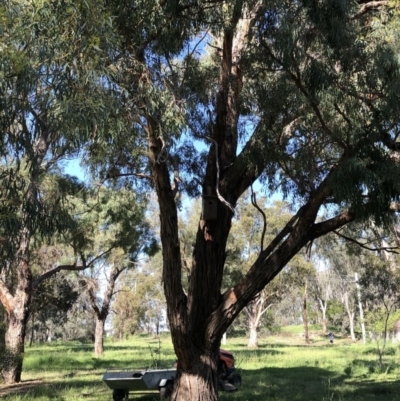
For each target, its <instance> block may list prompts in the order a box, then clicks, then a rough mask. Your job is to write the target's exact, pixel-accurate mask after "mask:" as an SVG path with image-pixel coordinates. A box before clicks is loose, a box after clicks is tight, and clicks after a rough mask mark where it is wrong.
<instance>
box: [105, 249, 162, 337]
mask: <svg viewBox="0 0 400 401" xmlns="http://www.w3.org/2000/svg"><path fill="white" fill-rule="evenodd" d="M155 258H156V259H159V255H155V256H154V257H153V258H152V259H151V261H150V262H149V263H148V264H145V265H144V266H142V267H141V268H140V269H139V271H138V270H136V271H129V272H125V274H124V279H123V280H122V283H121V284H120V285H119V287H120V288H119V290H118V293H117V295H116V298H115V302H114V303H113V307H112V310H113V312H114V313H113V319H112V322H113V330H114V336H116V337H117V338H122V337H128V336H129V335H133V334H135V333H136V332H138V331H144V332H148V333H151V332H153V333H154V334H155V335H158V334H159V331H160V326H161V325H164V320H165V319H164V316H165V310H166V305H165V297H164V295H163V291H162V286H161V274H160V270H159V269H157V268H154V265H153V263H152V261H154V259H155ZM156 265H157V263H155V266H156Z"/></svg>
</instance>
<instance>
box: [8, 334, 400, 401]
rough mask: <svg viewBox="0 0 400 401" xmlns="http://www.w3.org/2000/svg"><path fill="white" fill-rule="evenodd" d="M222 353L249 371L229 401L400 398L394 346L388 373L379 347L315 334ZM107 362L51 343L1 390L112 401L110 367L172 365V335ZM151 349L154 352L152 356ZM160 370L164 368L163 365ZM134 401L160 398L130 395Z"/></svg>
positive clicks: (126, 349)
mask: <svg viewBox="0 0 400 401" xmlns="http://www.w3.org/2000/svg"><path fill="white" fill-rule="evenodd" d="M223 348H226V349H229V350H231V351H233V352H234V355H235V357H236V360H237V366H238V369H239V371H240V372H241V374H242V379H243V383H242V387H241V388H240V390H239V391H237V392H235V393H229V394H228V393H220V399H221V400H222V401H228V400H231V401H266V400H268V401H314V400H315V401H370V400H371V401H372V400H374V401H395V400H399V399H400V380H399V379H400V350H399V348H398V347H397V346H393V347H389V350H388V355H387V356H386V357H385V368H384V370H383V371H380V369H379V364H378V362H377V356H376V350H375V348H374V345H373V344H370V345H367V346H364V345H362V344H352V343H350V342H349V341H348V340H347V339H340V338H338V339H336V340H335V344H333V345H329V344H328V341H327V339H326V338H324V337H319V336H314V339H313V340H312V343H311V345H305V344H303V339H302V338H301V337H300V336H299V335H298V334H297V333H296V331H294V332H293V333H292V334H290V335H289V334H286V335H283V336H282V335H280V336H274V337H266V338H263V339H261V341H260V347H259V348H258V349H256V350H253V349H248V348H247V347H246V339H245V338H234V339H228V343H227V344H226V345H224V346H223ZM105 349H106V352H105V355H104V357H102V358H95V357H94V356H93V347H92V345H91V344H80V343H52V344H44V345H41V346H34V347H32V348H27V350H26V355H25V361H24V372H23V376H22V379H23V382H22V383H21V384H20V385H18V386H15V387H12V388H9V387H6V386H2V387H1V386H0V398H1V399H2V400H5V401H22V400H24V401H49V400H59V401H73V400H74V401H75V400H87V401H106V400H107V401H110V400H111V399H112V397H111V390H109V389H108V387H107V386H106V385H105V384H104V383H103V382H102V380H101V378H102V375H103V373H104V372H105V371H106V370H107V369H121V370H127V369H137V368H143V367H149V366H152V365H154V359H153V358H152V356H151V353H153V357H154V358H155V359H160V360H161V366H165V367H167V366H171V365H172V363H173V361H174V360H175V355H174V353H173V350H172V346H171V342H170V340H169V338H168V337H163V338H162V339H161V352H160V353H157V352H155V351H157V350H158V340H157V339H154V338H151V337H147V336H138V337H135V338H134V339H131V340H126V341H121V342H118V341H115V342H111V341H109V342H107V343H106V345H105ZM150 350H151V351H150ZM159 366H160V364H159ZM129 399H130V400H143V401H144V400H158V399H159V397H158V395H157V394H153V395H150V396H143V395H138V394H135V393H130V396H129Z"/></svg>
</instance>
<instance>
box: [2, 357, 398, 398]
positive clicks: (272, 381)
mask: <svg viewBox="0 0 400 401" xmlns="http://www.w3.org/2000/svg"><path fill="white" fill-rule="evenodd" d="M356 363H359V362H358V361H356ZM240 373H241V375H242V386H241V387H240V389H239V391H236V392H234V393H224V392H222V393H220V400H221V401H228V400H229V401H266V400H268V401H328V400H329V401H339V400H340V401H372V400H373V401H395V400H399V394H400V382H397V381H394V382H389V381H380V382H377V381H374V380H371V379H370V378H368V377H365V378H360V377H352V376H351V375H346V374H338V373H337V372H333V371H331V370H329V369H322V368H319V367H315V366H314V367H312V366H301V367H293V368H273V367H272V368H262V369H257V370H250V369H246V370H245V369H240ZM101 379H102V374H99V372H93V371H92V372H91V371H89V370H88V371H85V372H77V373H76V375H64V376H62V377H60V378H59V379H56V380H55V381H52V382H51V383H43V382H42V383H38V384H37V386H36V387H35V388H27V387H26V388H25V389H22V388H21V392H22V393H24V399H27V400H32V401H35V400H37V401H39V400H40V401H42V400H58V401H70V400H72V399H74V400H87V401H95V400H96V401H106V400H109V401H111V400H112V390H110V389H109V388H108V387H107V385H106V384H105V383H104V382H102V380H101ZM71 394H73V396H71ZM2 395H3V397H4V399H5V400H7V399H8V398H9V396H10V399H11V398H12V396H13V395H12V394H11V393H10V394H9V395H7V394H6V393H3V394H2ZM14 395H15V392H14ZM71 397H73V398H71ZM129 400H137V401H152V400H159V395H158V394H157V392H154V393H151V394H146V395H143V393H135V392H130V393H129Z"/></svg>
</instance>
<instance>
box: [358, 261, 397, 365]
mask: <svg viewBox="0 0 400 401" xmlns="http://www.w3.org/2000/svg"><path fill="white" fill-rule="evenodd" d="M366 263H367V266H366V269H365V273H364V275H363V276H361V278H360V285H361V286H362V287H363V291H362V297H363V302H366V303H367V308H368V309H367V314H366V324H367V328H368V330H370V332H371V333H372V335H373V338H374V340H375V341H376V344H377V350H378V357H379V364H380V367H381V369H382V368H383V355H384V352H385V348H386V341H387V337H388V332H389V330H390V329H392V328H393V326H394V323H395V321H396V320H397V319H398V314H397V316H395V315H394V314H395V312H396V311H397V310H398V309H399V306H400V292H399V289H400V278H399V275H398V272H397V271H395V272H394V271H392V270H391V269H390V264H389V263H388V262H384V261H382V260H380V259H379V258H376V257H375V258H371V257H369V258H367V259H366Z"/></svg>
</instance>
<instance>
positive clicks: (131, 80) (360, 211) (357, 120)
mask: <svg viewBox="0 0 400 401" xmlns="http://www.w3.org/2000/svg"><path fill="white" fill-rule="evenodd" d="M106 3H107V6H108V7H110V14H111V15H113V16H114V23H115V26H116V28H117V30H118V33H119V35H120V39H121V48H120V50H119V51H117V52H115V59H114V60H113V63H112V65H113V69H114V71H116V72H121V73H120V74H118V77H119V78H118V80H117V81H116V84H118V85H119V86H120V88H121V93H122V94H123V96H124V99H125V100H124V101H125V110H127V111H128V112H129V116H130V118H131V120H132V130H131V136H123V137H122V136H117V135H109V136H106V137H101V136H97V138H96V139H97V141H96V142H95V143H94V144H93V146H92V147H91V149H90V152H91V157H92V161H93V162H98V163H102V164H103V166H104V168H103V173H104V176H105V177H118V176H123V177H125V179H127V177H129V176H130V177H136V178H137V179H142V181H141V183H143V187H146V185H147V186H148V187H152V188H154V189H155V191H156V192H157V196H158V203H159V207H160V221H161V243H162V247H163V271H164V273H163V282H164V289H165V294H166V298H167V304H168V319H169V324H170V329H171V334H172V339H173V344H174V348H175V351H176V354H177V356H178V358H179V368H178V373H177V378H176V381H175V387H174V391H173V394H172V399H173V400H181V401H182V400H185V401H187V400H191V401H192V400H204V401H210V400H211V401H212V400H216V399H217V398H218V393H217V386H218V379H217V365H216V356H217V354H218V348H219V346H220V339H221V336H222V334H223V333H224V332H225V331H226V329H227V328H228V327H229V325H230V324H231V323H232V321H233V320H234V319H235V317H236V316H237V315H238V313H239V312H240V311H241V310H242V309H243V308H244V307H245V306H246V305H248V303H249V302H251V300H253V299H254V297H255V296H256V294H258V293H260V291H261V290H262V289H263V288H264V287H265V285H266V284H267V283H269V282H270V281H271V280H272V279H273V278H274V277H275V276H276V275H277V274H278V273H279V272H280V271H281V270H282V269H283V268H284V267H285V265H286V264H287V263H288V262H289V261H290V260H291V259H292V258H293V257H294V255H296V254H297V253H298V252H299V250H300V249H302V248H303V247H304V246H306V245H307V244H309V243H311V242H312V241H314V240H316V239H317V238H318V237H321V236H323V235H324V234H326V233H329V232H331V231H333V230H339V229H340V228H341V227H342V226H344V225H346V224H348V223H350V222H352V221H354V220H355V219H359V220H362V219H365V218H366V217H369V216H372V218H374V219H375V221H376V223H377V224H380V223H382V222H384V221H385V219H386V218H388V217H390V214H391V213H392V210H391V206H395V205H396V204H395V203H393V202H397V201H398V198H399V194H400V182H399V177H400V175H399V172H400V166H399V163H398V160H399V153H398V152H399V149H400V144H399V140H398V135H399V134H398V121H399V116H400V101H399V100H400V99H399V94H400V91H399V88H400V79H399V78H400V75H399V64H398V61H397V60H398V48H397V47H396V46H397V45H396V43H399V42H398V32H400V31H399V30H398V29H397V25H398V19H397V13H398V2H397V1H378V2H375V1H371V2H368V1H367V2H366V1H359V2H357V1H351V2H350V1H347V0H301V1H275V0H259V1H258V0H235V1H219V0H203V1H201V0H200V1H189V0H187V1H174V0H172V1H164V0H152V1H149V0H146V1H144V0H143V1H130V0H124V1H112V0H109V1H107V2H106ZM257 180H258V181H259V182H260V183H261V184H262V185H263V186H264V188H265V190H266V191H269V192H271V193H273V192H275V191H277V190H278V189H279V190H280V191H281V192H282V193H283V195H284V196H286V197H287V198H288V199H290V200H291V201H292V206H293V210H294V216H293V218H292V219H291V220H290V221H289V222H288V223H287V224H286V225H285V226H284V227H283V229H282V230H281V231H280V232H279V234H277V235H276V236H275V237H274V238H273V239H272V240H271V242H270V243H269V244H268V245H266V246H265V248H264V249H263V250H262V251H261V252H260V253H259V255H258V257H257V258H256V259H255V261H254V262H253V264H252V266H251V267H250V268H249V270H248V272H247V273H246V274H245V275H244V276H243V278H242V279H241V280H240V281H239V282H237V283H236V285H234V286H233V287H232V288H229V289H228V290H226V291H224V292H221V286H222V279H223V275H224V268H225V259H226V244H227V240H228V236H229V232H230V228H231V221H232V217H233V215H234V208H235V205H236V203H237V201H238V199H239V198H240V197H241V196H242V194H243V193H244V192H245V191H246V190H247V189H248V188H249V187H250V186H251V185H252V184H254V183H255V182H256V181H257ZM136 183H137V184H136V185H137V188H138V189H139V188H140V185H139V184H138V181H136ZM183 191H186V192H187V193H188V194H190V195H197V194H201V195H202V197H203V210H202V214H201V215H200V216H199V223H198V231H197V236H196V240H195V243H194V244H193V261H192V263H191V266H190V274H189V278H188V284H187V285H184V282H183V281H182V270H183V264H182V258H181V256H182V253H181V249H180V242H179V235H178V233H179V228H178V223H179V220H178V208H179V207H180V198H179V193H181V192H183ZM324 208H325V209H326V211H325V216H327V217H326V218H320V216H322V215H321V211H322V210H323V209H324Z"/></svg>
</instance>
